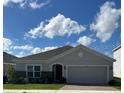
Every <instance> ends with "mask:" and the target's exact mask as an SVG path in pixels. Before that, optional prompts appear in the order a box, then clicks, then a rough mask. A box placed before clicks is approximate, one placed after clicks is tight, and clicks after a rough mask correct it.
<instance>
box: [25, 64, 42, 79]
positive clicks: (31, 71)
mask: <svg viewBox="0 0 124 93" xmlns="http://www.w3.org/2000/svg"><path fill="white" fill-rule="evenodd" d="M40 71H41V66H38V65H28V66H27V76H28V77H29V78H33V77H34V78H39V77H40V76H41V72H40Z"/></svg>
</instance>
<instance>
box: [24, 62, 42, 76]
mask: <svg viewBox="0 0 124 93" xmlns="http://www.w3.org/2000/svg"><path fill="white" fill-rule="evenodd" d="M28 66H33V77H28V72H32V71H28V68H27V67H28ZM35 66H40V71H34V67H35ZM25 71H26V77H27V78H40V77H41V71H42V65H41V64H26V66H25ZM35 72H40V77H35Z"/></svg>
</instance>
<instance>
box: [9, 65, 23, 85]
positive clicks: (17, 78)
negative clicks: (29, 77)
mask: <svg viewBox="0 0 124 93" xmlns="http://www.w3.org/2000/svg"><path fill="white" fill-rule="evenodd" d="M7 77H8V82H9V83H21V84H22V83H25V80H24V77H23V76H21V75H20V73H17V72H16V71H15V69H14V67H13V66H12V65H9V66H8V70H7Z"/></svg>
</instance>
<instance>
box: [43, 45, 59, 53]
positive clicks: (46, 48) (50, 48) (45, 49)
mask: <svg viewBox="0 0 124 93" xmlns="http://www.w3.org/2000/svg"><path fill="white" fill-rule="evenodd" d="M56 48H58V47H57V46H50V47H45V48H43V49H41V51H42V52H46V51H49V50H53V49H56Z"/></svg>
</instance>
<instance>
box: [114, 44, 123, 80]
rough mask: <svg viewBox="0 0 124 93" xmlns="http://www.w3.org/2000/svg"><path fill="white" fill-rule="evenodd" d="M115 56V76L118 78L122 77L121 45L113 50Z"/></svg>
mask: <svg viewBox="0 0 124 93" xmlns="http://www.w3.org/2000/svg"><path fill="white" fill-rule="evenodd" d="M113 52H114V53H113V56H114V59H116V62H114V68H113V69H114V76H115V77H117V78H121V45H119V46H118V47H116V48H115V49H114V50H113Z"/></svg>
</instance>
